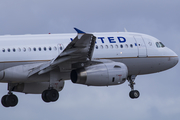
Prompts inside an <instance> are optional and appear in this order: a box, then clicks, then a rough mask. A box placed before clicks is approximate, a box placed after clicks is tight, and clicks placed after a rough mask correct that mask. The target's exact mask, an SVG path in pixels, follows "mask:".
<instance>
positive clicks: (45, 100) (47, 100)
mask: <svg viewBox="0 0 180 120" xmlns="http://www.w3.org/2000/svg"><path fill="white" fill-rule="evenodd" d="M48 92H49V90H45V91H43V93H42V95H41V97H42V100H43V101H44V102H47V103H48V102H51V100H50V99H49V98H48V97H47V93H48Z"/></svg>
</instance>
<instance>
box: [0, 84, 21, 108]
mask: <svg viewBox="0 0 180 120" xmlns="http://www.w3.org/2000/svg"><path fill="white" fill-rule="evenodd" d="M14 87H15V84H11V83H8V90H9V92H8V94H7V95H4V96H3V97H2V98H1V103H2V105H3V106H4V107H14V106H16V105H17V104H18V98H17V96H16V95H14V94H13V93H12V91H13V89H14Z"/></svg>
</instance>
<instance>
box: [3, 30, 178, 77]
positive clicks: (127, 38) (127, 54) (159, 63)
mask: <svg viewBox="0 0 180 120" xmlns="http://www.w3.org/2000/svg"><path fill="white" fill-rule="evenodd" d="M93 34H94V35H95V36H96V44H95V48H94V52H93V59H109V60H112V61H116V62H122V63H124V64H126V65H127V67H128V74H129V75H140V74H148V73H155V72H159V71H163V70H166V69H169V68H171V67H173V66H175V65H176V64H177V62H178V56H177V54H176V53H174V52H173V51H172V50H170V49H169V48H167V47H164V46H162V45H161V44H160V41H159V40H158V39H156V38H154V37H151V36H149V35H145V34H139V33H129V32H117V33H114V32H112V33H93ZM75 36H76V34H42V35H5V36H0V43H1V44H0V70H4V69H6V68H9V67H12V66H16V65H21V64H31V63H37V62H45V61H50V60H52V59H54V58H55V57H57V56H58V54H60V53H61V52H62V51H63V49H64V48H66V46H67V45H68V44H69V43H70V42H71V40H72V39H73V38H74V37H75Z"/></svg>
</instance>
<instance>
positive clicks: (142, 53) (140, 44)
mask: <svg viewBox="0 0 180 120" xmlns="http://www.w3.org/2000/svg"><path fill="white" fill-rule="evenodd" d="M134 39H135V41H136V46H137V48H138V57H147V48H146V44H145V42H144V40H143V38H142V36H134Z"/></svg>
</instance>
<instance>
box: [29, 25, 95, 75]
mask: <svg viewBox="0 0 180 120" xmlns="http://www.w3.org/2000/svg"><path fill="white" fill-rule="evenodd" d="M74 29H75V30H76V31H77V33H78V34H77V36H76V37H75V38H74V40H73V41H72V42H70V43H69V44H68V45H67V47H66V48H65V49H64V50H63V52H62V53H60V54H59V55H58V56H57V57H56V58H54V59H53V60H51V61H49V62H46V63H44V64H42V65H40V66H38V67H35V68H33V69H31V71H30V73H29V75H28V77H30V76H32V75H34V74H36V73H38V74H39V75H40V74H44V73H47V72H50V71H52V70H53V69H55V68H57V67H61V66H64V65H67V66H70V67H68V68H72V67H71V66H72V65H73V64H75V63H77V64H78V63H85V62H88V61H91V58H92V55H93V51H94V45H95V41H96V37H95V36H94V35H93V34H88V33H85V32H83V31H81V30H79V29H77V28H74Z"/></svg>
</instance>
